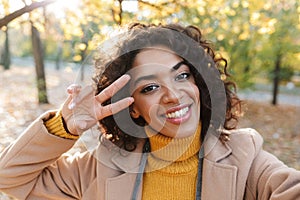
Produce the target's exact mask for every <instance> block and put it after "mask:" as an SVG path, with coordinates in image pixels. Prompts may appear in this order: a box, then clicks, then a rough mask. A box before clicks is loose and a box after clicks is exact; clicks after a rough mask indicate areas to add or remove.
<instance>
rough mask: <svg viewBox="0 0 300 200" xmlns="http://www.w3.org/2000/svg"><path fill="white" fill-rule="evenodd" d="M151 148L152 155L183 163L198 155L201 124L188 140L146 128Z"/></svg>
mask: <svg viewBox="0 0 300 200" xmlns="http://www.w3.org/2000/svg"><path fill="white" fill-rule="evenodd" d="M145 132H146V134H147V135H148V136H150V137H149V141H150V146H151V155H152V156H154V157H156V158H158V159H160V160H164V161H171V162H172V161H183V160H186V159H188V158H190V157H192V156H194V155H196V154H197V153H198V152H199V150H200V146H201V142H200V135H201V124H199V125H198V127H197V129H196V131H195V134H193V135H192V136H190V137H186V138H171V137H167V136H164V135H162V134H160V133H158V134H155V131H154V130H153V129H151V128H149V127H146V128H145Z"/></svg>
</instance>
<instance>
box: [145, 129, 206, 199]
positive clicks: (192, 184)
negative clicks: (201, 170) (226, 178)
mask: <svg viewBox="0 0 300 200" xmlns="http://www.w3.org/2000/svg"><path fill="white" fill-rule="evenodd" d="M200 130H201V126H200V125H199V126H198V129H197V131H196V133H195V134H194V135H192V136H190V137H187V138H170V137H166V136H163V135H161V134H156V135H154V133H153V130H151V129H149V128H147V129H146V133H147V135H148V136H151V135H154V136H151V137H149V140H150V145H151V153H150V154H149V156H148V162H147V165H146V169H145V174H144V177H143V198H142V199H143V200H158V199H159V200H164V199H165V200H170V199H171V200H177V199H178V200H182V199H195V195H196V184H197V172H198V161H199V160H198V152H199V150H200V146H201V144H200Z"/></svg>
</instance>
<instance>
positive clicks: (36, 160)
mask: <svg viewBox="0 0 300 200" xmlns="http://www.w3.org/2000/svg"><path fill="white" fill-rule="evenodd" d="M47 116H48V114H46V115H44V116H42V117H47ZM74 142H75V141H72V140H66V139H62V138H59V137H56V136H53V135H51V134H49V133H48V132H47V130H46V128H45V127H44V125H43V121H42V119H41V118H39V119H37V120H36V121H35V122H34V123H33V124H32V125H31V126H30V127H29V128H28V129H27V130H26V131H25V132H24V133H23V134H22V136H21V137H20V138H19V139H18V140H17V141H16V142H15V143H13V144H11V145H10V146H9V147H8V148H7V149H6V150H5V151H4V152H3V153H2V155H1V157H0V159H1V161H0V190H1V191H3V192H6V193H7V194H11V195H13V196H15V197H17V198H19V199H38V200H41V199H53V200H60V199H83V200H93V199H100V200H104V199H105V200H113V199H115V200H127V199H130V198H131V193H132V190H133V186H134V183H135V179H136V173H134V172H136V171H137V168H138V165H139V161H140V155H141V154H140V153H126V152H120V151H119V150H116V148H111V147H108V145H106V144H100V146H99V147H98V148H97V149H96V150H95V151H93V152H85V153H82V154H75V155H73V156H70V155H62V154H63V153H64V152H66V151H68V150H69V149H70V148H71V147H72V146H73V145H74ZM140 149H141V145H139V146H138V148H137V150H136V151H140ZM205 152H207V154H206V155H205V158H204V163H203V183H202V199H204V200H220V199H222V200H232V199H247V200H251V199H262V200H263V199H274V200H275V199H276V200H289V199H290V200H295V199H300V172H299V171H296V170H294V169H291V168H288V167H287V166H285V165H284V164H283V163H282V162H280V161H279V160H278V159H276V158H275V157H274V156H272V155H271V154H269V153H267V152H265V151H263V150H262V138H261V136H260V135H259V134H258V133H257V132H255V131H254V130H252V129H242V130H235V131H232V136H231V140H230V141H229V142H228V143H227V144H225V145H223V144H222V143H220V142H218V140H214V139H213V138H211V139H209V140H208V141H206V142H205ZM140 196H141V189H140V192H139V198H140ZM181 199H184V196H183V197H182V198H181Z"/></svg>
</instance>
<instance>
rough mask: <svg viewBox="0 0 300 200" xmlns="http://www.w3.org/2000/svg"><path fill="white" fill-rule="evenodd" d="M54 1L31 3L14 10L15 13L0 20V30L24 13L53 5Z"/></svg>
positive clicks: (46, 0)
mask: <svg viewBox="0 0 300 200" xmlns="http://www.w3.org/2000/svg"><path fill="white" fill-rule="evenodd" d="M54 1H56V0H45V1H39V2H33V3H31V4H30V5H25V6H24V7H23V8H21V9H19V10H16V11H15V12H12V13H10V14H8V15H6V16H5V17H3V18H2V19H0V29H1V28H2V27H3V26H7V24H8V23H9V22H11V21H12V20H14V19H16V18H18V17H20V16H21V15H23V14H25V13H29V12H31V11H33V10H34V9H37V8H40V7H44V6H46V5H48V4H50V3H53V2H54Z"/></svg>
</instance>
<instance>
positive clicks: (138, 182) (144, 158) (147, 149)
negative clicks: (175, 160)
mask: <svg viewBox="0 0 300 200" xmlns="http://www.w3.org/2000/svg"><path fill="white" fill-rule="evenodd" d="M149 152H150V143H149V140H147V141H146V143H145V145H144V147H143V155H142V160H141V165H140V167H139V172H138V174H137V176H136V180H135V184H134V188H133V192H132V197H131V200H137V194H138V191H139V188H140V185H141V182H142V176H143V174H144V171H145V167H146V163H147V157H148V153H149Z"/></svg>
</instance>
